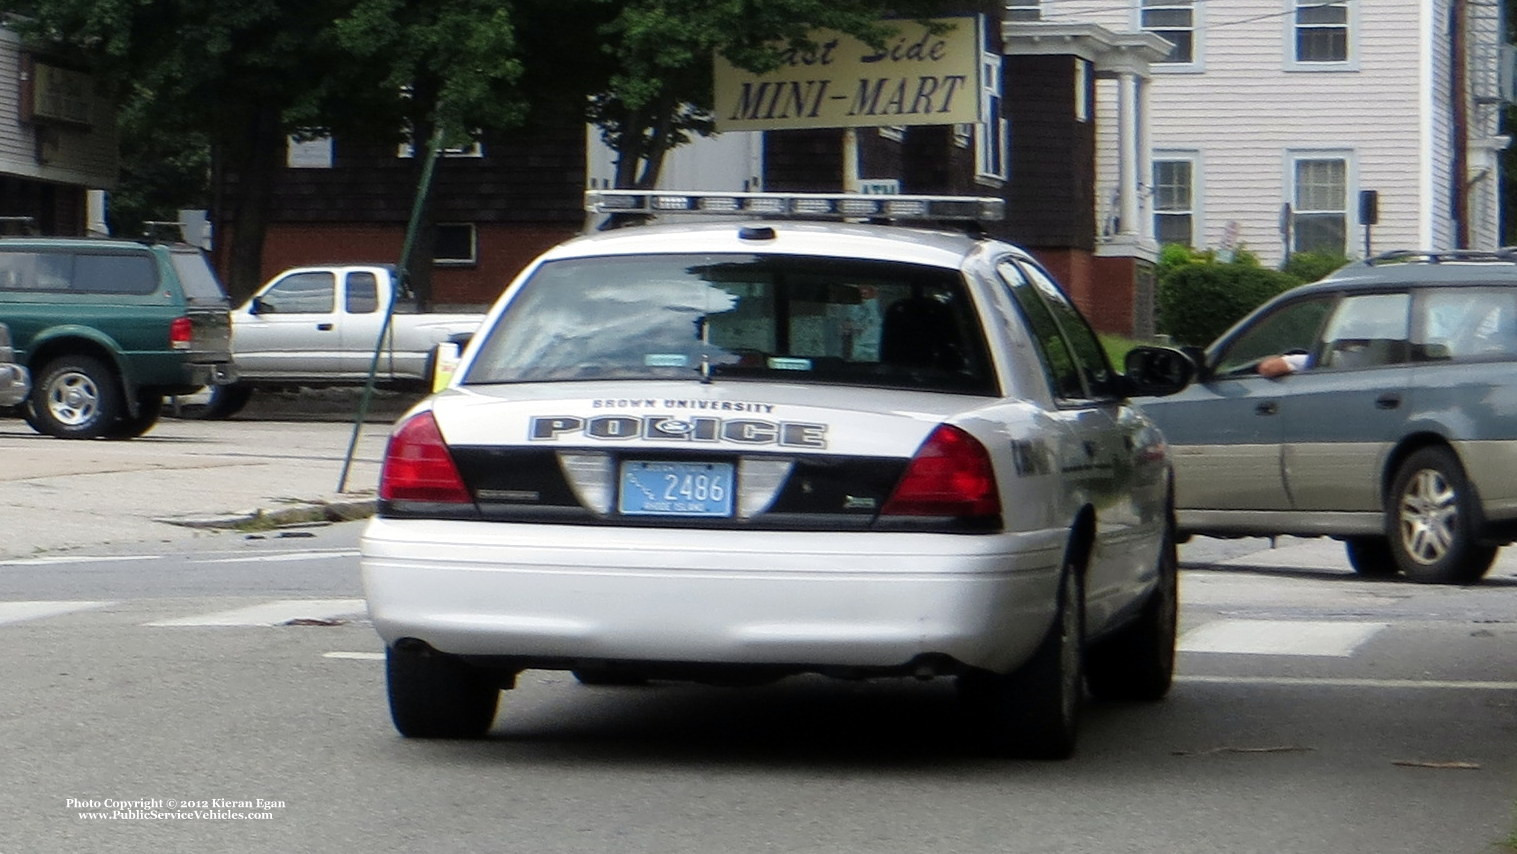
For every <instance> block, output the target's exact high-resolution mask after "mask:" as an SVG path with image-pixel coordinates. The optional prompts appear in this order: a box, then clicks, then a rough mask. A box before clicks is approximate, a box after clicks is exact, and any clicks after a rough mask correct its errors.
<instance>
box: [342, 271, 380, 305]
mask: <svg viewBox="0 0 1517 854" xmlns="http://www.w3.org/2000/svg"><path fill="white" fill-rule="evenodd" d="M346 305H347V309H348V314H373V313H374V312H376V311H378V310H379V282H378V281H376V280H375V279H374V274H373V273H370V272H368V271H366V270H359V271H357V272H353V273H349V274H348V293H347V302H346Z"/></svg>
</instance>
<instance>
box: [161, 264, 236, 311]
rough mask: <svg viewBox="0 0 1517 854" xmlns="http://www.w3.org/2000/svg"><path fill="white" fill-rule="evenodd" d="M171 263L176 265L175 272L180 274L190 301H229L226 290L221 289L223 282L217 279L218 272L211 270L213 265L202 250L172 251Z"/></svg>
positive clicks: (186, 297) (185, 294)
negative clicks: (207, 260) (207, 261)
mask: <svg viewBox="0 0 1517 854" xmlns="http://www.w3.org/2000/svg"><path fill="white" fill-rule="evenodd" d="M169 263H171V264H172V265H173V266H174V272H176V273H178V274H179V282H180V284H182V285H183V286H184V298H185V300H187V301H188V302H191V303H218V304H223V303H226V302H228V299H227V295H226V291H224V290H222V289H221V282H219V281H217V279H216V274H215V273H213V272H211V265H210V264H208V263H206V260H205V256H204V255H202V254H201V253H200V252H198V251H197V252H170V253H169Z"/></svg>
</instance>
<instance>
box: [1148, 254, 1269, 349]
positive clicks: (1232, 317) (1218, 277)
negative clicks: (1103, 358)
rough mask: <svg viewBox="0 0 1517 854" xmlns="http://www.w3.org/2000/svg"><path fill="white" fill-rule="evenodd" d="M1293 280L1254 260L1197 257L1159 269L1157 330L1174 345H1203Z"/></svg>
mask: <svg viewBox="0 0 1517 854" xmlns="http://www.w3.org/2000/svg"><path fill="white" fill-rule="evenodd" d="M1249 257H1252V256H1249ZM1297 284H1299V280H1298V279H1296V278H1295V277H1293V276H1291V275H1288V274H1286V273H1282V272H1280V271H1278V270H1271V269H1269V268H1267V267H1260V266H1257V262H1255V263H1248V262H1247V261H1243V262H1242V263H1238V262H1234V263H1228V264H1217V263H1209V262H1206V261H1197V262H1195V263H1190V264H1182V265H1179V266H1175V267H1172V268H1170V269H1169V270H1162V271H1161V272H1160V275H1159V294H1158V297H1159V300H1158V302H1159V305H1158V309H1159V318H1158V320H1159V331H1160V332H1163V333H1165V334H1167V335H1169V336H1170V339H1171V340H1172V341H1173V342H1174V343H1176V344H1193V345H1195V346H1197V347H1204V346H1206V345H1207V344H1210V343H1211V342H1212V339H1214V338H1216V337H1217V336H1218V335H1220V334H1222V333H1223V332H1225V331H1227V328H1228V327H1230V326H1232V325H1233V324H1234V323H1236V322H1237V321H1238V320H1239V319H1241V318H1242V317H1243V316H1244V315H1245V314H1248V313H1249V312H1250V311H1253V310H1254V309H1255V308H1257V307H1258V306H1259V304H1261V303H1263V302H1264V301H1265V300H1267V299H1269V298H1270V297H1272V296H1274V295H1276V294H1278V293H1280V292H1282V291H1285V290H1288V289H1290V288H1292V287H1294V286H1295V285H1297Z"/></svg>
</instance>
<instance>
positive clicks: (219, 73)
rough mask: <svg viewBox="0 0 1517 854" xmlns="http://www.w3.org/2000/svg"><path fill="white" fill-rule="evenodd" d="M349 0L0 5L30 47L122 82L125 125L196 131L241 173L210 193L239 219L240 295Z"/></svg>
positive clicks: (217, 165)
mask: <svg viewBox="0 0 1517 854" xmlns="http://www.w3.org/2000/svg"><path fill="white" fill-rule="evenodd" d="M344 2H346V0H255V2H241V3H217V2H213V0H155V2H151V3H145V2H136V0H4V2H0V11H3V12H9V13H13V14H14V15H15V17H13V18H11V19H10V21H11V26H12V27H14V28H15V29H17V30H18V31H19V32H21V33H22V35H23V36H24V37H25V38H27V39H28V42H29V44H31V45H32V46H34V47H35V48H37V49H40V50H45V51H50V52H59V53H67V54H70V55H73V56H76V57H78V58H81V59H83V60H86V61H88V62H89V63H90V64H91V66H92V67H93V68H94V70H95V72H96V74H97V77H98V79H100V80H102V81H115V82H117V83H118V86H119V88H118V89H117V91H116V92H115V93H114V95H115V97H116V99H117V101H118V103H119V104H121V106H122V109H123V114H124V115H125V116H127V117H128V118H129V121H127V122H126V123H125V128H126V129H127V130H128V131H132V130H134V129H136V130H137V131H139V132H142V133H148V134H159V133H174V132H181V133H183V134H185V137H186V139H187V140H193V139H196V138H201V139H203V140H204V142H205V144H206V145H207V146H209V150H210V162H211V165H212V169H213V171H215V172H216V173H218V174H227V173H230V174H234V175H236V176H237V178H238V180H237V182H236V185H235V188H236V191H235V192H233V193H231V194H230V195H228V196H227V197H225V198H219V199H213V200H212V203H213V207H215V208H217V209H218V214H219V217H218V218H222V219H230V220H231V221H233V222H234V224H235V235H234V239H233V240H232V241H231V246H230V252H229V253H228V273H229V275H228V281H227V286H228V289H229V290H230V291H231V292H232V293H233V295H234V296H241V295H245V294H247V293H250V292H251V291H252V290H253V288H254V287H255V286H256V285H257V284H258V280H259V276H260V262H261V257H262V249H263V236H264V232H265V230H266V228H267V222H268V211H269V202H270V198H271V196H270V192H271V185H272V178H273V175H274V171H275V170H276V169H277V168H278V167H279V165H280V163H281V162H282V153H283V151H284V140H285V137H286V135H287V134H288V133H289V131H290V130H291V127H290V125H289V122H288V120H287V116H289V115H299V114H301V113H305V114H311V113H313V112H314V111H315V107H314V100H313V99H316V98H318V97H319V96H320V95H321V93H322V87H321V86H320V85H317V84H316V83H314V82H313V81H320V80H322V79H323V76H324V75H325V74H326V73H328V72H340V69H341V68H342V62H341V57H340V56H338V55H337V53H336V51H335V50H334V49H333V47H332V45H333V43H334V40H333V37H332V36H333V34H332V21H333V20H334V19H335V17H336V14H337V12H338V11H339V10H340V9H341V8H343V6H342V4H343V3H344ZM127 81H130V84H129V85H128V84H127ZM133 144H141V140H140V138H139V140H136V141H134V143H133ZM128 147H129V148H130V146H128ZM150 147H151V146H145V148H150ZM223 236H224V237H225V235H223Z"/></svg>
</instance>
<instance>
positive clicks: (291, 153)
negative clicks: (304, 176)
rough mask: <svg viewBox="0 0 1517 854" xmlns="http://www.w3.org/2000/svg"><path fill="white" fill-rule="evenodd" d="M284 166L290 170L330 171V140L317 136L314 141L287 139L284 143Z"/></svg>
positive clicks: (326, 137)
mask: <svg viewBox="0 0 1517 854" xmlns="http://www.w3.org/2000/svg"><path fill="white" fill-rule="evenodd" d="M284 165H286V166H288V167H290V168H291V169H331V168H332V138H331V137H330V136H318V137H315V138H314V139H300V138H298V137H293V136H292V137H289V138H288V139H287V141H286V143H285V149H284Z"/></svg>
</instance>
